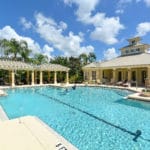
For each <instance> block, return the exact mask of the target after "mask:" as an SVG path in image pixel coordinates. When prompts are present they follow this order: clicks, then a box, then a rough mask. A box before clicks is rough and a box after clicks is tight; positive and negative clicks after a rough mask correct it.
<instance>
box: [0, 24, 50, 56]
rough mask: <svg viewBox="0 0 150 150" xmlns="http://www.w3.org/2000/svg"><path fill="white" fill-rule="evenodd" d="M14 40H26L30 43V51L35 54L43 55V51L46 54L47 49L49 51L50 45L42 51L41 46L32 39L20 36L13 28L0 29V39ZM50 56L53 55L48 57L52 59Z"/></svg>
mask: <svg viewBox="0 0 150 150" xmlns="http://www.w3.org/2000/svg"><path fill="white" fill-rule="evenodd" d="M12 38H14V39H16V40H18V41H20V40H25V41H26V42H27V43H28V47H29V49H31V50H32V52H33V54H34V53H41V52H42V51H44V52H45V51H46V49H48V45H45V46H44V47H43V49H41V47H40V45H39V44H38V43H37V42H35V41H34V40H33V39H31V38H30V37H24V36H20V35H19V34H17V33H16V31H15V30H14V29H13V28H12V27H11V26H5V27H3V28H2V29H0V39H7V40H11V39H12ZM50 54H51V53H49V55H48V57H51V55H50Z"/></svg>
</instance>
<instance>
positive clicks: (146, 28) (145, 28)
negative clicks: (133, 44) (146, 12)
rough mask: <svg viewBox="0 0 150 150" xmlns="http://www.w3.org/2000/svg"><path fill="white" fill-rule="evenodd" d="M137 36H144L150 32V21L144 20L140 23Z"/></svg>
mask: <svg viewBox="0 0 150 150" xmlns="http://www.w3.org/2000/svg"><path fill="white" fill-rule="evenodd" d="M136 31H137V36H144V35H146V34H147V33H149V32H150V22H142V23H140V24H138V26H137V28H136Z"/></svg>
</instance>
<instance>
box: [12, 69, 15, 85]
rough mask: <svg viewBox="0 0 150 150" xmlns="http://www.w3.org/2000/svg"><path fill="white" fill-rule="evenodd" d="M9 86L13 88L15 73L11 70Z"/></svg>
mask: <svg viewBox="0 0 150 150" xmlns="http://www.w3.org/2000/svg"><path fill="white" fill-rule="evenodd" d="M11 86H15V72H14V70H12V72H11Z"/></svg>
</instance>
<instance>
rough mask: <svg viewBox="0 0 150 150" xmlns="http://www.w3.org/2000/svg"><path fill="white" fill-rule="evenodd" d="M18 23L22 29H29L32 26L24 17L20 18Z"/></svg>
mask: <svg viewBox="0 0 150 150" xmlns="http://www.w3.org/2000/svg"><path fill="white" fill-rule="evenodd" d="M20 23H21V24H22V25H23V27H24V29H30V28H31V27H32V23H31V22H29V21H27V20H26V19H25V18H24V17H21V18H20Z"/></svg>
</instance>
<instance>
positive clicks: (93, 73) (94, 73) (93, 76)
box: [92, 71, 96, 80]
mask: <svg viewBox="0 0 150 150" xmlns="http://www.w3.org/2000/svg"><path fill="white" fill-rule="evenodd" d="M92 80H96V71H92Z"/></svg>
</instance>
